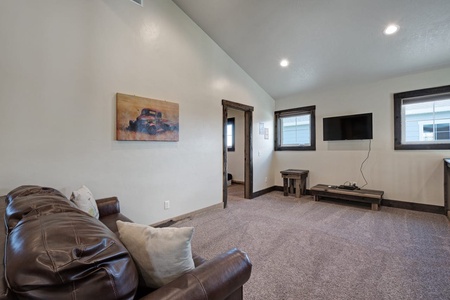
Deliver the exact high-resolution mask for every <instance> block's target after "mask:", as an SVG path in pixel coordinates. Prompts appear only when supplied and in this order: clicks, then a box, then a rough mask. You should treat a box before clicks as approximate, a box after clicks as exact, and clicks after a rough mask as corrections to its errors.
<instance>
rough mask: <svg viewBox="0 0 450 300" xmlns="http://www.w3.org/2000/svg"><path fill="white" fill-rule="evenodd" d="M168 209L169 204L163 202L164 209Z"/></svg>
mask: <svg viewBox="0 0 450 300" xmlns="http://www.w3.org/2000/svg"><path fill="white" fill-rule="evenodd" d="M169 208H170V202H169V201H164V209H169Z"/></svg>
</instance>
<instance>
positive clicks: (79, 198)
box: [70, 185, 99, 219]
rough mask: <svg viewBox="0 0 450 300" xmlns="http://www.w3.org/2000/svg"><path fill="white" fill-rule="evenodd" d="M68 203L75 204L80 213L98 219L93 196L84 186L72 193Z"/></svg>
mask: <svg viewBox="0 0 450 300" xmlns="http://www.w3.org/2000/svg"><path fill="white" fill-rule="evenodd" d="M70 201H72V202H73V203H75V205H76V206H77V207H78V208H79V209H81V210H82V211H84V212H87V213H88V214H90V215H91V216H93V217H94V218H96V219H98V218H99V213H98V207H97V202H95V198H94V195H92V193H91V191H90V190H89V189H88V188H87V187H86V186H85V185H83V186H82V187H80V188H79V189H78V190H76V191H73V192H72V195H71V196H70Z"/></svg>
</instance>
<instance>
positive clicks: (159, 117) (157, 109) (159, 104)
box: [116, 93, 179, 142]
mask: <svg viewBox="0 0 450 300" xmlns="http://www.w3.org/2000/svg"><path fill="white" fill-rule="evenodd" d="M116 139H117V140H118V141H166V142H177V141H178V140H179V105H178V103H173V102H168V101H162V100H157V99H150V98H144V97H138V96H132V95H125V94H120V93H117V94H116Z"/></svg>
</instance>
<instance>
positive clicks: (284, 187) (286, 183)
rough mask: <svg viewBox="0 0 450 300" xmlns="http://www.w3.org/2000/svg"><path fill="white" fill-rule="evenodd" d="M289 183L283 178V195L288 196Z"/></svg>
mask: <svg viewBox="0 0 450 300" xmlns="http://www.w3.org/2000/svg"><path fill="white" fill-rule="evenodd" d="M288 182H289V180H288V179H287V178H283V195H284V196H287V195H288Z"/></svg>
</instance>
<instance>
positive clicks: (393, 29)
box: [383, 24, 399, 35]
mask: <svg viewBox="0 0 450 300" xmlns="http://www.w3.org/2000/svg"><path fill="white" fill-rule="evenodd" d="M398 28H399V27H398V25H395V24H391V25H389V26H388V27H386V28H385V29H384V31H383V32H384V34H385V35H391V34H394V33H396V32H397V31H398Z"/></svg>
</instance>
